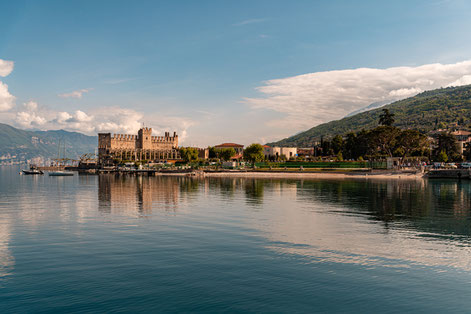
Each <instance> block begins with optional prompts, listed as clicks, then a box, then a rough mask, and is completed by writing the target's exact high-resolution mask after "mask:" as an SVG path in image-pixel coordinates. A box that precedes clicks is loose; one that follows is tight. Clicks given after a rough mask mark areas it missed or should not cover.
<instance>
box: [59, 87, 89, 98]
mask: <svg viewBox="0 0 471 314" xmlns="http://www.w3.org/2000/svg"><path fill="white" fill-rule="evenodd" d="M91 90H92V89H80V90H76V91H73V92H71V93H64V94H59V95H57V96H59V97H61V98H78V99H80V98H82V96H83V94H85V93H88V92H89V91H91Z"/></svg>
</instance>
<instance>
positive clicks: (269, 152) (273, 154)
mask: <svg viewBox="0 0 471 314" xmlns="http://www.w3.org/2000/svg"><path fill="white" fill-rule="evenodd" d="M263 154H264V155H265V157H266V158H275V159H277V158H279V157H281V156H283V155H284V156H285V157H286V158H287V159H291V158H294V157H296V156H297V155H298V152H297V148H296V147H270V146H267V145H265V146H263Z"/></svg>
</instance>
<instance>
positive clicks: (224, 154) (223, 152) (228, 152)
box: [219, 147, 236, 161]
mask: <svg viewBox="0 0 471 314" xmlns="http://www.w3.org/2000/svg"><path fill="white" fill-rule="evenodd" d="M235 154H236V151H235V149H234V148H232V147H231V148H223V149H220V150H219V157H220V158H222V159H223V160H225V161H228V160H229V159H231V157H233V156H235Z"/></svg>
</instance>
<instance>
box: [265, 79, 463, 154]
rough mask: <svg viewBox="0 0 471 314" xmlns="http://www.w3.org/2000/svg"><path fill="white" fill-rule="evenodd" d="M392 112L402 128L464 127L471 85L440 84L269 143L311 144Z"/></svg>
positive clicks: (369, 124)
mask: <svg viewBox="0 0 471 314" xmlns="http://www.w3.org/2000/svg"><path fill="white" fill-rule="evenodd" d="M385 108H387V109H389V111H390V112H391V113H394V114H395V116H394V119H395V123H394V125H395V126H397V127H399V128H402V129H417V130H419V131H421V132H429V131H432V130H434V129H436V128H437V127H438V128H443V127H448V126H452V125H454V124H459V126H460V127H467V126H468V125H469V124H470V122H471V85H466V86H460V87H448V88H440V89H436V90H432V91H427V92H423V93H420V94H418V95H416V96H414V97H410V98H407V99H403V100H400V101H396V102H394V103H391V104H389V105H386V106H384V107H381V108H378V109H374V110H370V111H366V112H362V113H358V114H356V115H354V116H351V117H345V118H343V119H341V120H336V121H330V122H328V123H324V124H321V125H318V126H315V127H313V128H312V129H309V130H307V131H305V132H302V133H298V134H296V135H294V136H291V137H288V138H286V139H283V140H281V141H278V142H273V143H268V144H267V145H270V146H298V147H310V146H313V143H314V142H315V141H319V140H320V139H321V137H324V138H330V137H333V136H335V135H337V134H340V135H344V134H346V133H348V132H357V131H361V130H362V129H365V130H366V129H370V128H374V127H375V126H377V125H378V120H379V115H380V114H381V113H382V110H383V109H385Z"/></svg>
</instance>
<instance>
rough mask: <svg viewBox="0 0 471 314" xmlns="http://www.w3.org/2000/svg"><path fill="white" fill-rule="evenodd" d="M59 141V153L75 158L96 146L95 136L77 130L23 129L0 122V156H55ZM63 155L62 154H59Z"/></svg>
mask: <svg viewBox="0 0 471 314" xmlns="http://www.w3.org/2000/svg"><path fill="white" fill-rule="evenodd" d="M59 142H60V143H61V144H60V145H61V155H63V152H64V146H65V155H66V157H68V158H76V157H77V156H79V155H81V154H85V153H93V152H94V151H95V148H96V147H97V145H98V144H97V142H98V139H97V137H96V136H87V135H84V134H81V133H77V132H67V131H64V130H57V131H24V130H20V129H17V128H14V127H12V126H9V125H7V124H2V123H0V156H4V155H8V154H9V155H17V156H24V157H26V158H32V157H37V156H42V157H53V158H54V157H57V154H58V145H59ZM61 157H63V156H61Z"/></svg>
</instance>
